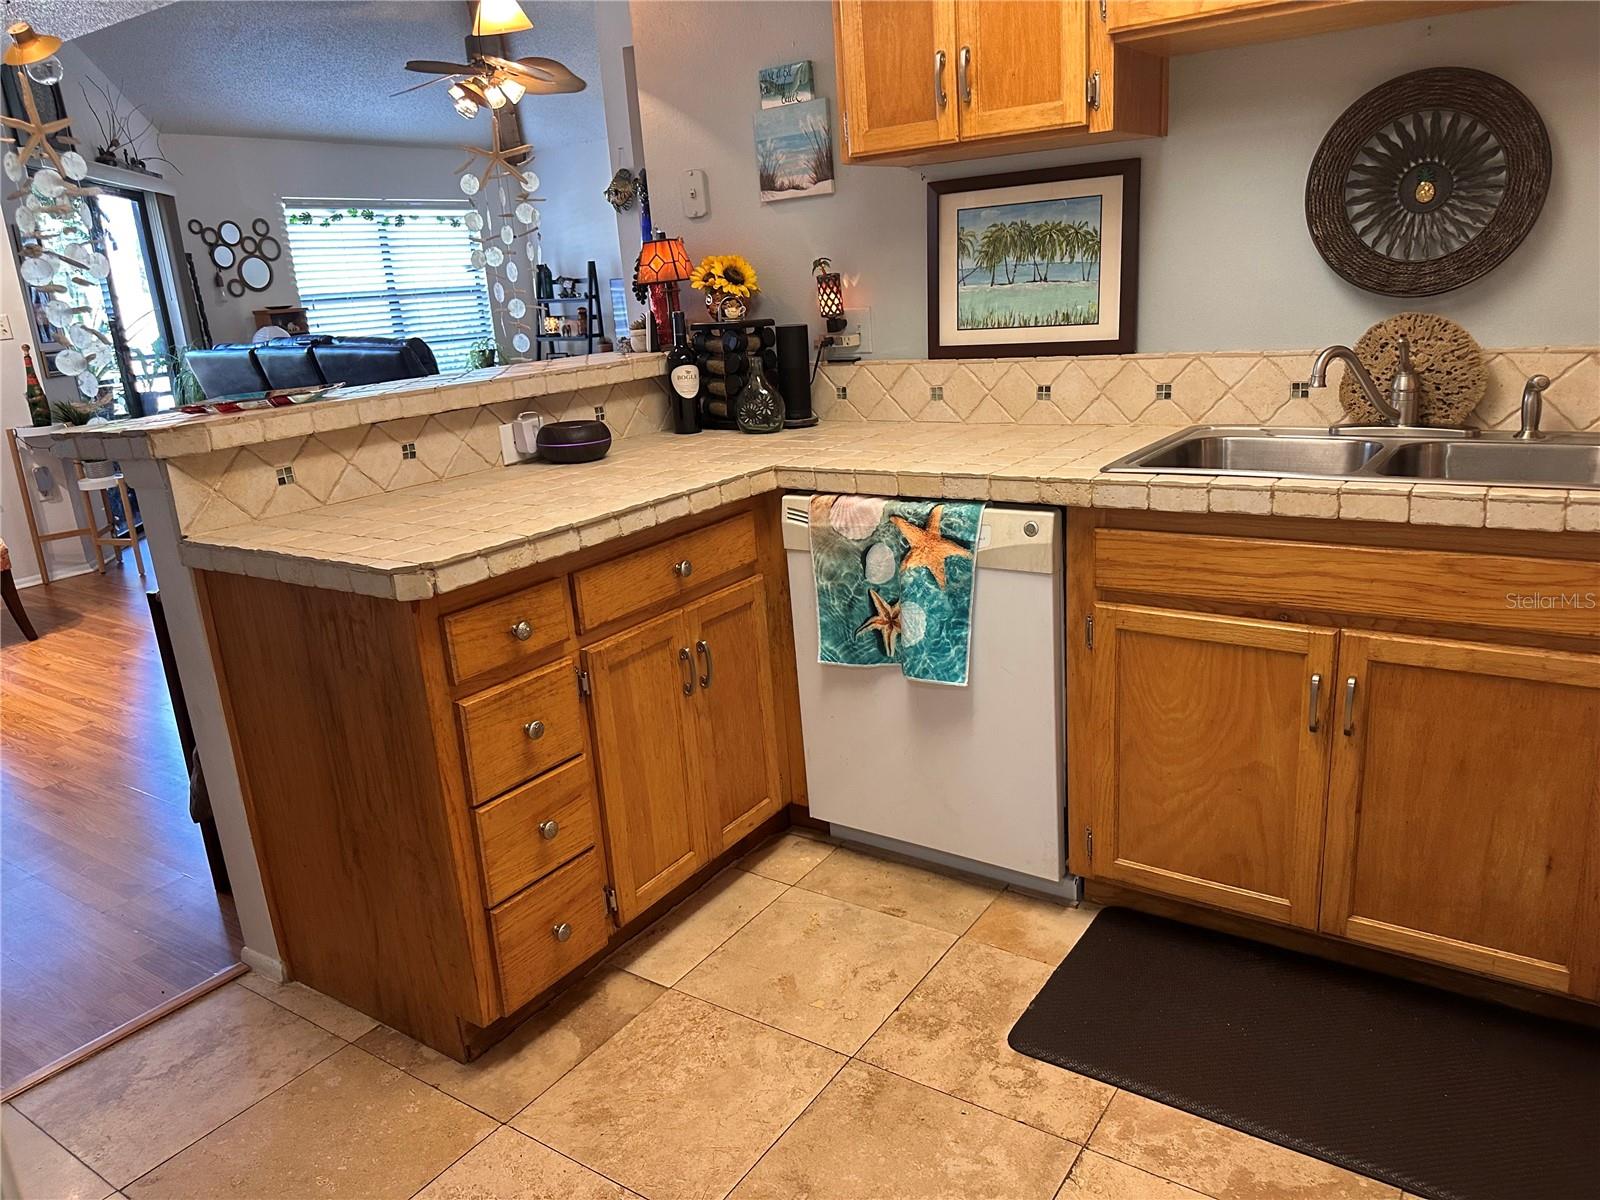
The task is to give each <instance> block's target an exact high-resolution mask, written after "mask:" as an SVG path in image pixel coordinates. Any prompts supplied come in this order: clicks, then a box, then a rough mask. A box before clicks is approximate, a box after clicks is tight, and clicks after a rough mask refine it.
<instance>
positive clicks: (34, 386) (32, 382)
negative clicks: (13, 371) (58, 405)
mask: <svg viewBox="0 0 1600 1200" xmlns="http://www.w3.org/2000/svg"><path fill="white" fill-rule="evenodd" d="M22 370H23V374H24V376H25V377H26V379H27V388H26V391H25V394H26V396H27V399H28V416H30V417H31V418H33V423H34V424H35V425H48V424H50V420H51V418H50V397H49V396H47V395H45V391H44V388H43V387H41V386H40V385H39V376H38V375H37V374H36V373H35V372H34V369H33V347H31V346H29V345H27V344H26V343H24V344H23V347H22Z"/></svg>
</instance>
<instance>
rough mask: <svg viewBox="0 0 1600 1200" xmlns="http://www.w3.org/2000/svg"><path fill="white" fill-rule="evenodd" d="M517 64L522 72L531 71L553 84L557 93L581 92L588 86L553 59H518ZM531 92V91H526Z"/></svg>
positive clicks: (564, 65)
mask: <svg viewBox="0 0 1600 1200" xmlns="http://www.w3.org/2000/svg"><path fill="white" fill-rule="evenodd" d="M517 64H518V65H519V66H521V67H522V68H523V69H524V70H527V71H531V72H533V73H535V74H536V75H539V76H541V77H543V78H545V79H548V80H549V81H550V82H552V83H553V84H555V88H554V90H555V91H557V92H581V91H583V89H584V88H586V87H588V86H589V85H588V84H587V83H585V82H584V81H583V80H582V79H580V78H578V76H576V75H574V74H573V73H572V71H571V69H570V68H568V66H567V65H566V64H565V63H560V62H557V61H556V60H555V59H553V58H539V57H537V56H535V57H530V58H519V59H517ZM528 90H529V91H532V90H533V89H532V88H530V89H528Z"/></svg>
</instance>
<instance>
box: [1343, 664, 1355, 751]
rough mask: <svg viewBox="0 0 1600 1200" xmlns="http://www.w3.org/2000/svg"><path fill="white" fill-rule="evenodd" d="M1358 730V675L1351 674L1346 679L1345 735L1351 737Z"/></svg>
mask: <svg viewBox="0 0 1600 1200" xmlns="http://www.w3.org/2000/svg"><path fill="white" fill-rule="evenodd" d="M1355 731H1356V677H1355V676H1354V675H1352V676H1350V678H1349V679H1346V680H1345V681H1344V735H1345V737H1350V736H1351V735H1352V734H1354V733H1355Z"/></svg>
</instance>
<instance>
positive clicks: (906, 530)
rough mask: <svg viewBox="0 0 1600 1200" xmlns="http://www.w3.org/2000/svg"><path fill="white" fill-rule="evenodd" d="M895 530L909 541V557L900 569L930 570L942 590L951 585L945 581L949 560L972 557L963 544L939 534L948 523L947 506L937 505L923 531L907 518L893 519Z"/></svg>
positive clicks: (901, 561) (903, 560) (903, 559)
mask: <svg viewBox="0 0 1600 1200" xmlns="http://www.w3.org/2000/svg"><path fill="white" fill-rule="evenodd" d="M889 519H890V520H891V521H893V522H894V527H895V528H896V529H898V530H899V531H900V535H901V536H902V537H904V538H905V539H906V543H907V546H908V548H907V550H906V556H905V557H904V558H902V559H901V560H900V570H901V571H902V572H905V571H914V570H916V569H917V568H918V567H927V568H928V572H929V574H931V575H932V576H933V578H934V580H935V582H937V583H938V585H939V586H940V587H941V588H942V587H944V586H945V583H946V582H947V581H946V579H945V560H946V559H950V558H971V557H972V551H970V550H968V549H967V548H966V547H965V546H962V545H961V544H960V543H959V542H954V541H951V540H950V539H949V538H947V537H945V536H944V535H943V534H942V533H940V532H939V525H940V522H942V521H943V520H944V505H942V504H935V505H934V506H933V511H932V512H930V513H929V514H928V523H927V525H926V526H923V527H921V528H919V527H918V526H916V525H913V524H912V523H911V522H910V521H907V520H905V519H904V518H903V517H890V518H889Z"/></svg>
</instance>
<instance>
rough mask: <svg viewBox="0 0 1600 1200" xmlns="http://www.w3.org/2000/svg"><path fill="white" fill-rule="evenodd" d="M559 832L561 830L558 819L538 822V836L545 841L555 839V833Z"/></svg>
mask: <svg viewBox="0 0 1600 1200" xmlns="http://www.w3.org/2000/svg"><path fill="white" fill-rule="evenodd" d="M560 832H561V823H560V822H559V821H540V822H539V836H540V837H542V838H543V839H544V840H545V841H547V842H548V841H553V840H554V839H555V836H556V834H558V833H560Z"/></svg>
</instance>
